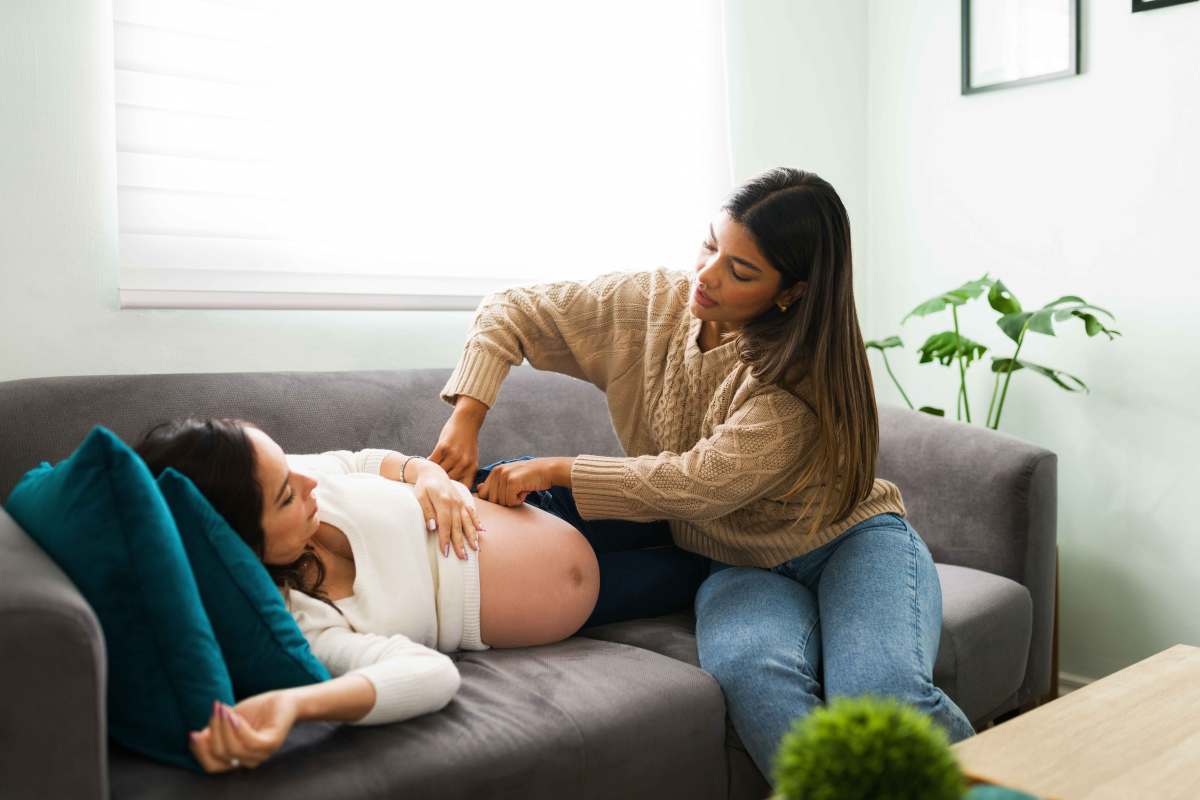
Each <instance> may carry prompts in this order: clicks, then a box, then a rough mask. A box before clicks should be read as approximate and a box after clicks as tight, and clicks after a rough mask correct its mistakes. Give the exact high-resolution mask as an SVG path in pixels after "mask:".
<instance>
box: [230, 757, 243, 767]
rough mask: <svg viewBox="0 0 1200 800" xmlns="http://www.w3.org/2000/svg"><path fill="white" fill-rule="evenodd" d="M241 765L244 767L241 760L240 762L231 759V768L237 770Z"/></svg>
mask: <svg viewBox="0 0 1200 800" xmlns="http://www.w3.org/2000/svg"><path fill="white" fill-rule="evenodd" d="M241 765H242V762H241V761H240V760H238V759H236V758H231V759H229V766H231V767H233V768H234V769H237V768H238V767H240V766H241Z"/></svg>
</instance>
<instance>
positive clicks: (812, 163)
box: [725, 0, 869, 321]
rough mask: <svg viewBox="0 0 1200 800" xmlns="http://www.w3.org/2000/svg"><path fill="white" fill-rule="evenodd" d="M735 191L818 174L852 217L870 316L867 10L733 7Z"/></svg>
mask: <svg viewBox="0 0 1200 800" xmlns="http://www.w3.org/2000/svg"><path fill="white" fill-rule="evenodd" d="M725 24H726V40H727V44H726V48H727V64H728V77H729V111H730V119H731V122H730V125H731V139H732V141H733V171H734V181H735V182H740V181H743V180H745V179H746V178H748V177H750V176H751V175H753V174H754V173H756V172H759V171H761V170H763V169H767V168H769V167H775V166H790V167H796V168H798V169H804V170H808V171H811V172H815V173H817V174H818V175H820V176H821V177H822V178H824V179H825V180H827V181H829V182H830V183H831V184H833V186H834V188H835V189H837V192H838V195H839V196H840V197H841V198H842V203H843V204H844V205H845V206H846V211H847V213H848V214H849V215H850V235H851V239H852V242H851V247H852V249H853V252H854V254H855V272H854V286H855V295H856V297H857V299H858V309H859V315H860V321H861V318H862V317H863V316H864V315H865V313H866V310H867V309H868V307H869V298H868V297H867V293H868V288H867V284H866V270H865V267H864V259H863V256H864V253H865V251H866V246H867V238H866V230H867V225H866V216H867V165H866V158H865V151H866V141H867V127H868V126H867V51H866V26H867V2H866V0H838V2H829V0H726V18H725Z"/></svg>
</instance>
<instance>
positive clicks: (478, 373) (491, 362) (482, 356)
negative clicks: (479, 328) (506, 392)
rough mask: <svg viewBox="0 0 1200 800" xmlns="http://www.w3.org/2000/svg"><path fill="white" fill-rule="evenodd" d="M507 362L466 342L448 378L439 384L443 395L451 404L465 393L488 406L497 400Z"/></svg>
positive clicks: (505, 373) (508, 367) (507, 365)
mask: <svg viewBox="0 0 1200 800" xmlns="http://www.w3.org/2000/svg"><path fill="white" fill-rule="evenodd" d="M509 369H510V366H509V364H508V362H506V361H504V360H502V359H499V358H497V357H496V356H493V355H491V354H490V353H486V352H484V351H483V350H482V349H480V348H479V347H471V346H470V345H468V346H467V349H466V351H465V352H464V353H463V355H462V358H460V359H459V360H458V366H457V367H455V368H454V372H453V373H452V374H451V375H450V380H448V381H446V385H445V386H444V387H443V388H442V399H443V400H445V401H446V402H447V403H449V404H450V405H454V398H455V397H456V396H457V395H460V394H465V395H466V396H467V397H473V398H475V399H476V400H478V401H479V402H481V403H483V404H484V405H486V406H487V407H488V408H491V407H492V406H493V405H495V404H496V394H497V393H499V391H500V384H501V383H503V382H504V378H505V377H506V376H507V375H508V370H509Z"/></svg>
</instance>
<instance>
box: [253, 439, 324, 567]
mask: <svg viewBox="0 0 1200 800" xmlns="http://www.w3.org/2000/svg"><path fill="white" fill-rule="evenodd" d="M243 430H245V431H246V436H247V437H248V438H249V439H250V443H251V445H253V447H254V457H255V461H256V465H255V479H256V480H257V481H258V486H259V488H260V489H261V490H262V495H263V513H262V528H263V534H264V541H263V562H264V563H267V564H290V563H292V562H293V561H295V560H296V559H297V558H299V557H300V556H301V555H302V554H303V553H304V545H306V544H308V542H309V540H310V539H312V537H313V534H315V533H316V532H317V528H319V527H320V525H321V521H320V520H319V519H317V498H316V497H314V496H313V489H315V488H316V487H317V482H316V480H314V479H313V478H312V477H310V476H308V475H305V474H304V473H302V472H297V471H296V470H293V469H288V463H287V457H286V456H285V455H284V453H283V449H282V448H281V447H280V446H279V445H277V444H276V443H275V440H273V439H272V438H271V437H270V436H267V435H266V434H265V433H263V432H262V431H260V430H259V429H258V428H253V427H250V426H249V425H247V426H246V427H245V428H244V429H243Z"/></svg>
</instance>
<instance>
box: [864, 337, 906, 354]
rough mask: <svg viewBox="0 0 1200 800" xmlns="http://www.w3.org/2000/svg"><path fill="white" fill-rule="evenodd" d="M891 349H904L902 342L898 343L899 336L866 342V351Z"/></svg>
mask: <svg viewBox="0 0 1200 800" xmlns="http://www.w3.org/2000/svg"><path fill="white" fill-rule="evenodd" d="M893 347H904V342H902V341H900V337H899V336H889V337H888V338H886V339H872V340H871V341H869V342H867V349H868V350H879V351H883V350H890V349H891V348H893Z"/></svg>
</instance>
